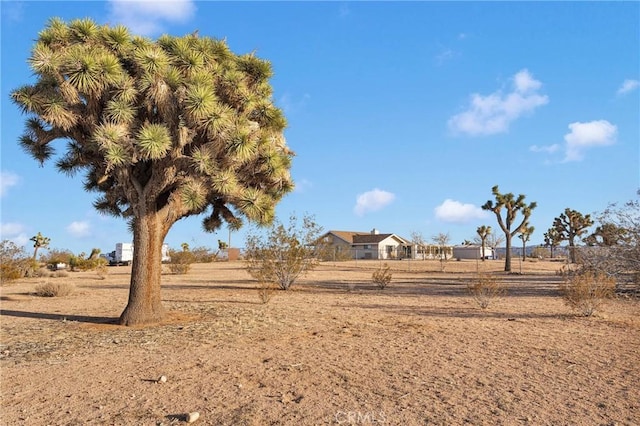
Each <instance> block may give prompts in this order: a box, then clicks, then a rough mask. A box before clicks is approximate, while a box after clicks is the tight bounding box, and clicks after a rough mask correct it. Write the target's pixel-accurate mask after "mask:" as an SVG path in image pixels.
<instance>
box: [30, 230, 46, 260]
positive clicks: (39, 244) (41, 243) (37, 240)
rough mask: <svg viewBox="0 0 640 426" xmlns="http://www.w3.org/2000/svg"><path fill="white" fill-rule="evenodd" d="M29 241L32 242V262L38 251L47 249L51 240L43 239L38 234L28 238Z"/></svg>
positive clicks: (43, 237)
mask: <svg viewBox="0 0 640 426" xmlns="http://www.w3.org/2000/svg"><path fill="white" fill-rule="evenodd" d="M29 241H33V260H35V259H36V255H37V254H38V249H41V248H43V249H46V248H47V247H49V243H50V242H51V239H50V238H49V237H45V236H44V235H42V234H41V233H40V232H38V234H37V235H34V236H33V237H31V238H29Z"/></svg>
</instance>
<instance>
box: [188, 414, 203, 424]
mask: <svg viewBox="0 0 640 426" xmlns="http://www.w3.org/2000/svg"><path fill="white" fill-rule="evenodd" d="M199 418H200V413H198V412H197V411H194V412H193V413H189V414H187V418H186V420H187V423H193V422H195V421H196V420H198V419H199Z"/></svg>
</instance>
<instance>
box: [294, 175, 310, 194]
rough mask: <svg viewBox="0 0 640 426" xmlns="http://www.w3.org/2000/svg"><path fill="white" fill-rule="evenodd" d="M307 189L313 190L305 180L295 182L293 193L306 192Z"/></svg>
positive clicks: (308, 181)
mask: <svg viewBox="0 0 640 426" xmlns="http://www.w3.org/2000/svg"><path fill="white" fill-rule="evenodd" d="M309 188H313V183H312V182H311V181H310V180H307V179H301V180H297V181H296V186H295V188H294V191H295V192H297V193H300V194H303V193H305V192H307V190H308V189H309Z"/></svg>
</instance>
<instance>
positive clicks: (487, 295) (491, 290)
mask: <svg viewBox="0 0 640 426" xmlns="http://www.w3.org/2000/svg"><path fill="white" fill-rule="evenodd" d="M467 291H468V292H469V294H470V295H471V297H472V298H473V300H474V301H475V302H476V303H477V304H478V306H479V307H480V308H481V309H487V308H488V307H489V305H491V303H493V302H494V301H495V300H496V299H498V298H500V297H502V296H504V295H505V294H506V293H507V288H506V287H505V286H504V285H503V284H502V283H501V282H500V280H498V279H497V278H496V276H495V275H493V274H478V275H477V276H476V277H474V278H473V279H472V280H471V281H469V283H468V284H467Z"/></svg>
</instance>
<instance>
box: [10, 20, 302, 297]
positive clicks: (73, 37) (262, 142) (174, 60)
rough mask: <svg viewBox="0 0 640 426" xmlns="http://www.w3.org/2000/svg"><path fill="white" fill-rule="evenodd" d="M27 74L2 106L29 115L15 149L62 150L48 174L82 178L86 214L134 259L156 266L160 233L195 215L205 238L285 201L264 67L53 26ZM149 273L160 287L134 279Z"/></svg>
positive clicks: (90, 29) (175, 41) (117, 34)
mask: <svg viewBox="0 0 640 426" xmlns="http://www.w3.org/2000/svg"><path fill="white" fill-rule="evenodd" d="M29 64H30V65H31V68H32V70H33V72H34V74H35V78H36V80H35V83H34V84H32V85H26V86H23V87H21V88H18V89H17V90H15V91H14V92H13V93H12V94H11V97H12V100H13V102H14V103H15V104H16V105H17V106H18V107H19V108H20V109H21V110H22V111H23V112H24V113H25V114H28V115H29V118H28V120H27V122H26V130H25V132H24V135H23V136H22V137H21V138H20V144H21V146H22V147H23V148H24V149H25V151H27V152H28V153H29V154H31V155H32V156H33V157H34V158H35V159H36V160H38V161H39V162H40V163H43V162H45V161H47V160H48V159H50V158H52V156H54V154H55V150H54V147H53V142H54V141H57V140H66V142H67V143H66V150H65V151H64V152H63V155H62V156H60V157H59V159H58V160H57V162H56V166H57V167H58V169H59V170H60V171H61V172H63V173H66V174H70V175H74V174H76V173H78V172H81V173H84V175H85V178H84V188H85V189H86V190H88V191H95V192H98V193H100V195H99V196H98V199H97V200H96V202H95V203H94V206H95V208H96V209H98V210H99V211H100V212H102V213H106V214H110V215H115V216H120V217H124V218H126V219H128V220H129V223H130V226H131V228H132V230H133V232H134V243H135V244H136V252H135V253H138V252H142V251H148V250H152V248H151V247H152V246H153V252H154V256H156V257H157V256H159V250H160V246H161V243H162V239H163V238H164V236H165V235H166V234H167V232H168V231H169V229H170V227H171V226H172V225H173V224H174V223H175V222H176V221H178V220H180V219H182V218H185V217H188V216H192V215H204V219H203V226H204V228H205V229H206V230H207V231H215V230H216V229H218V228H219V227H221V226H222V225H223V224H224V223H227V225H228V226H229V228H230V229H238V228H239V227H241V226H242V220H243V218H244V219H248V220H250V221H254V222H257V223H260V224H268V223H270V221H271V220H272V219H273V217H274V210H275V205H276V204H277V202H278V201H279V200H280V199H281V198H282V197H283V196H284V195H285V194H287V193H288V192H290V191H291V190H292V189H293V182H292V180H291V177H290V173H289V169H290V167H291V158H292V157H293V152H292V151H290V150H289V148H288V147H287V145H286V143H285V140H284V136H283V131H284V128H285V126H286V121H285V119H284V116H283V114H282V111H280V110H279V109H278V108H277V107H276V106H275V105H274V104H273V100H272V97H271V96H272V89H271V87H270V85H269V78H270V77H271V75H272V70H271V65H270V63H269V62H268V61H265V60H263V59H259V58H257V57H256V56H254V55H253V54H249V55H241V56H239V55H236V54H234V53H232V52H231V51H230V50H229V48H228V46H227V45H226V43H225V42H224V41H221V40H214V39H211V38H209V37H198V36H195V35H188V36H185V37H173V36H169V35H164V36H162V37H160V38H159V39H158V40H157V41H154V40H150V39H147V38H143V37H138V36H132V35H131V34H130V33H129V31H128V30H127V29H126V28H124V27H122V26H115V27H109V26H107V25H98V24H96V23H95V22H93V21H91V20H87V19H85V20H74V21H71V22H68V23H66V22H64V21H62V20H60V19H52V20H51V21H50V22H49V23H48V25H47V27H46V28H45V29H44V30H42V31H41V32H40V34H39V37H38V39H37V40H36V42H35V44H34V46H33V49H32V52H31V56H30V58H29ZM63 146H64V145H63ZM150 241H153V242H150ZM141 245H143V246H146V247H145V248H143V249H139V247H140V246H141ZM156 246H157V247H156ZM137 256H138V255H137V254H134V266H135V265H136V259H137ZM145 256H148V253H147V254H145V255H144V256H143V255H142V254H140V260H139V261H140V262H145V261H146V260H145V259H146V257H145ZM158 263H159V261H158ZM158 268H159V265H158ZM147 270H148V271H152V270H153V274H154V276H156V275H157V276H158V278H157V279H158V280H159V279H160V278H159V273H157V274H156V271H155V269H150V268H147V269H144V268H141V269H139V270H138V269H136V268H135V267H134V275H135V274H136V271H137V272H140V274H143V272H144V271H147ZM136 279H138V280H143V279H144V280H149V278H148V277H147V278H142V275H140V276H139V277H138V278H135V277H134V276H133V275H132V288H133V287H134V286H133V283H134V281H135V280H136ZM154 280H155V279H154ZM154 280H151V281H154ZM145 285H146V284H145ZM152 285H158V286H159V283H158V284H156V283H152ZM136 288H137V287H136ZM141 293H144V291H142V292H141ZM145 294H147V293H145ZM154 297H156V299H158V300H159V297H157V296H154ZM130 303H131V299H130ZM158 303H159V302H158Z"/></svg>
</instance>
